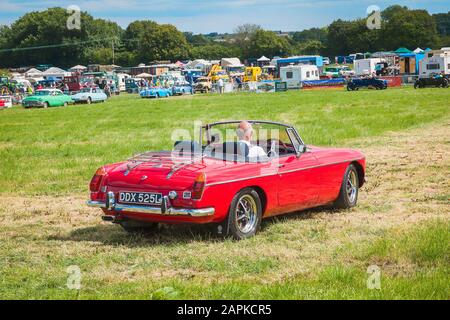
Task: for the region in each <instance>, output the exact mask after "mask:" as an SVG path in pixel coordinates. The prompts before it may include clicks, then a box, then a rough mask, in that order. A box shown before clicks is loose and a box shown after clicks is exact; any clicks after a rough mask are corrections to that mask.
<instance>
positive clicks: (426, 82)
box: [414, 76, 449, 89]
mask: <svg viewBox="0 0 450 320" xmlns="http://www.w3.org/2000/svg"><path fill="white" fill-rule="evenodd" d="M448 83H449V79H447V78H446V77H443V76H436V77H430V78H419V79H417V80H416V82H414V89H417V88H425V87H436V88H439V87H442V88H448V86H449V84H448Z"/></svg>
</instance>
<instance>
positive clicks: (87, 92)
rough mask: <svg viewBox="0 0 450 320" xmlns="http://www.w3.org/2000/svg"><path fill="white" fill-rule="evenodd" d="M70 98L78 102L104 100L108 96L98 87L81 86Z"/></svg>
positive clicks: (88, 102)
mask: <svg viewBox="0 0 450 320" xmlns="http://www.w3.org/2000/svg"><path fill="white" fill-rule="evenodd" d="M71 98H72V100H73V101H75V102H78V103H81V102H85V103H87V104H90V103H91V102H105V101H106V99H108V97H107V96H106V93H105V92H104V91H103V90H102V89H100V88H83V89H81V90H80V91H79V92H78V93H76V94H74V95H72V96H71Z"/></svg>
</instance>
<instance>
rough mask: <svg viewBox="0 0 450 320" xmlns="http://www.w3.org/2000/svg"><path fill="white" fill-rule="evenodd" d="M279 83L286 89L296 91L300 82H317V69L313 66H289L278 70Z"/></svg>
mask: <svg viewBox="0 0 450 320" xmlns="http://www.w3.org/2000/svg"><path fill="white" fill-rule="evenodd" d="M280 78H281V81H283V82H286V83H287V88H288V89H298V88H300V87H301V82H302V81H311V80H319V79H320V77H319V69H318V68H317V66H315V65H309V64H305V65H295V66H294V65H290V66H285V67H281V68H280Z"/></svg>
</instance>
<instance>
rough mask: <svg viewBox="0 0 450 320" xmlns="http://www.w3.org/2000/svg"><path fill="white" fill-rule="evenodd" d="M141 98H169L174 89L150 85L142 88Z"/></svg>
mask: <svg viewBox="0 0 450 320" xmlns="http://www.w3.org/2000/svg"><path fill="white" fill-rule="evenodd" d="M140 95H141V98H162V97H165V98H168V97H170V96H171V95H172V89H167V88H160V87H154V88H152V87H149V88H145V89H143V90H141V92H140Z"/></svg>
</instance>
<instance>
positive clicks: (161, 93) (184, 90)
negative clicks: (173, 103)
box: [139, 82, 195, 98]
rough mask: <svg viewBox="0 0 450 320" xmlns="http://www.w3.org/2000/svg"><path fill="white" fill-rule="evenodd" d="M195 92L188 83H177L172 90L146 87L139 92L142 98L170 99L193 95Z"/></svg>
mask: <svg viewBox="0 0 450 320" xmlns="http://www.w3.org/2000/svg"><path fill="white" fill-rule="evenodd" d="M194 92H195V91H194V89H193V88H192V86H191V85H190V84H189V83H188V82H185V83H176V84H174V85H173V86H172V88H164V87H146V88H144V89H142V90H141V91H140V92H139V95H140V96H141V98H168V97H170V96H176V95H178V96H180V95H185V94H193V93H194Z"/></svg>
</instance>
